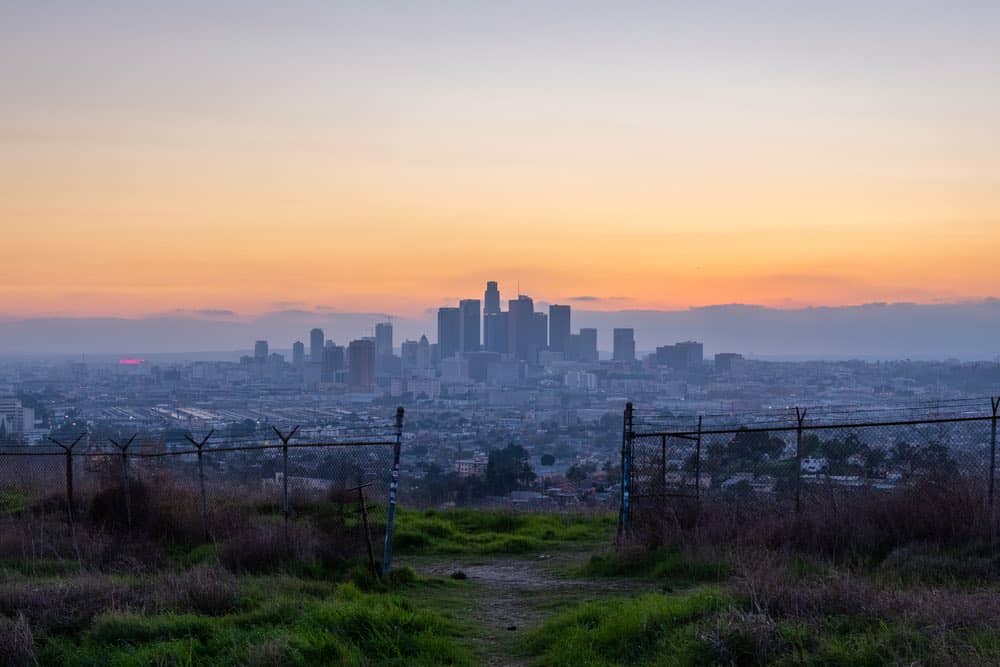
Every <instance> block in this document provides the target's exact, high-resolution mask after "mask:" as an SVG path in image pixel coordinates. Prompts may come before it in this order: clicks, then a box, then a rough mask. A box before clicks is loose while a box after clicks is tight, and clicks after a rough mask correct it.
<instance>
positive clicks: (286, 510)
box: [271, 426, 299, 553]
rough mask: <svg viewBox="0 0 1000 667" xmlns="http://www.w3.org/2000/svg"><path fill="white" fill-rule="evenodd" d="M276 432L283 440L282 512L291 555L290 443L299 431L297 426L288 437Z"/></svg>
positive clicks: (286, 545)
mask: <svg viewBox="0 0 1000 667" xmlns="http://www.w3.org/2000/svg"><path fill="white" fill-rule="evenodd" d="M271 428H272V429H274V432H275V433H276V434H277V435H278V439H279V440H281V470H282V474H281V481H282V482H283V483H284V484H283V488H282V495H281V511H282V514H284V515H285V551H287V552H289V553H291V550H292V544H291V540H289V538H288V515H289V513H290V511H289V508H288V441H289V440H291V439H292V436H293V435H295V432H296V431H298V430H299V427H298V426H296V427H295V428H293V429H292V430H291V432H290V433H289V434H288V435H284V434H283V433H282V432H281V431H279V430H278V429H277V427H275V426H271Z"/></svg>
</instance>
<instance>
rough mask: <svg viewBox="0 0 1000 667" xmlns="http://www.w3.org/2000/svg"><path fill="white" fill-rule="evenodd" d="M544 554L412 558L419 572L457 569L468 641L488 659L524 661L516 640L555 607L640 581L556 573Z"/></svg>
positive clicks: (441, 573)
mask: <svg viewBox="0 0 1000 667" xmlns="http://www.w3.org/2000/svg"><path fill="white" fill-rule="evenodd" d="M558 565H565V560H564V559H562V558H560V560H559V561H558V562H553V561H552V560H550V559H545V558H537V557H534V558H532V557H525V558H523V559H510V558H496V559H485V560H484V559H479V560H476V561H474V562H462V561H448V560H445V559H441V560H439V561H435V562H430V563H422V564H414V565H413V566H414V568H415V569H416V570H417V571H418V572H420V573H421V574H423V575H428V576H436V577H449V576H451V575H452V574H453V573H455V572H462V573H464V575H465V576H466V577H467V579H466V580H467V581H468V582H469V583H470V584H472V586H473V587H474V590H473V591H471V592H472V594H473V598H472V599H471V600H470V605H469V606H468V607H467V608H465V609H463V610H462V612H463V613H464V614H467V616H466V618H464V619H461V620H465V621H471V624H470V625H471V626H472V627H473V628H474V629H475V633H476V636H475V637H473V644H474V647H475V648H476V650H477V651H478V652H479V653H480V655H482V657H483V659H484V660H486V663H485V664H488V665H496V666H499V665H526V664H527V660H526V659H525V658H524V657H523V656H521V655H519V653H520V650H519V649H520V640H521V639H522V638H523V637H524V635H525V634H526V633H527V632H529V631H530V630H532V629H534V628H536V627H538V626H539V625H540V624H541V623H543V622H544V621H545V619H546V618H547V617H548V616H549V615H551V614H552V613H554V612H555V611H557V610H558V609H559V608H561V607H564V606H567V605H570V604H574V603H578V602H583V601H585V600H590V599H596V598H600V597H602V596H609V595H622V594H627V593H631V592H637V591H639V590H641V589H642V587H643V586H642V584H640V583H638V582H635V581H626V580H591V579H578V578H567V577H563V576H559V574H558V573H557V570H558Z"/></svg>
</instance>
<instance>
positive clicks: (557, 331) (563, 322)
mask: <svg viewBox="0 0 1000 667" xmlns="http://www.w3.org/2000/svg"><path fill="white" fill-rule="evenodd" d="M569 332H570V308H569V306H560V305H558V304H552V305H551V306H549V349H550V350H551V351H553V352H562V353H564V354H565V353H566V352H567V348H568V347H569V336H570V333H569Z"/></svg>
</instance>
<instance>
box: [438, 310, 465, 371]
mask: <svg viewBox="0 0 1000 667" xmlns="http://www.w3.org/2000/svg"><path fill="white" fill-rule="evenodd" d="M437 334H438V337H437V344H438V360H439V361H440V360H442V359H447V358H448V357H450V356H452V355H454V354H457V353H458V352H459V351H460V350H461V349H462V318H461V311H460V310H459V309H458V308H438V331H437Z"/></svg>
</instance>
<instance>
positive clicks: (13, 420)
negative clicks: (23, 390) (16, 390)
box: [0, 396, 34, 440]
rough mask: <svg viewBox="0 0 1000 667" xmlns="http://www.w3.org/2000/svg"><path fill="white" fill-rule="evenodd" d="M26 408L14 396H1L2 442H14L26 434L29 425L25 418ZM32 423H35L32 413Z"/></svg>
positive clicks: (0, 438)
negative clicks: (26, 427)
mask: <svg viewBox="0 0 1000 667" xmlns="http://www.w3.org/2000/svg"><path fill="white" fill-rule="evenodd" d="M24 412H25V408H24V406H23V405H21V401H20V399H17V398H14V397H13V396H0V440H14V439H17V438H18V437H20V434H22V433H24V431H25V430H27V429H25V426H26V425H27V424H26V423H25V422H26V420H25V417H24ZM31 414H32V417H31V419H30V421H32V422H33V421H34V413H33V412H32V413H31Z"/></svg>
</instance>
